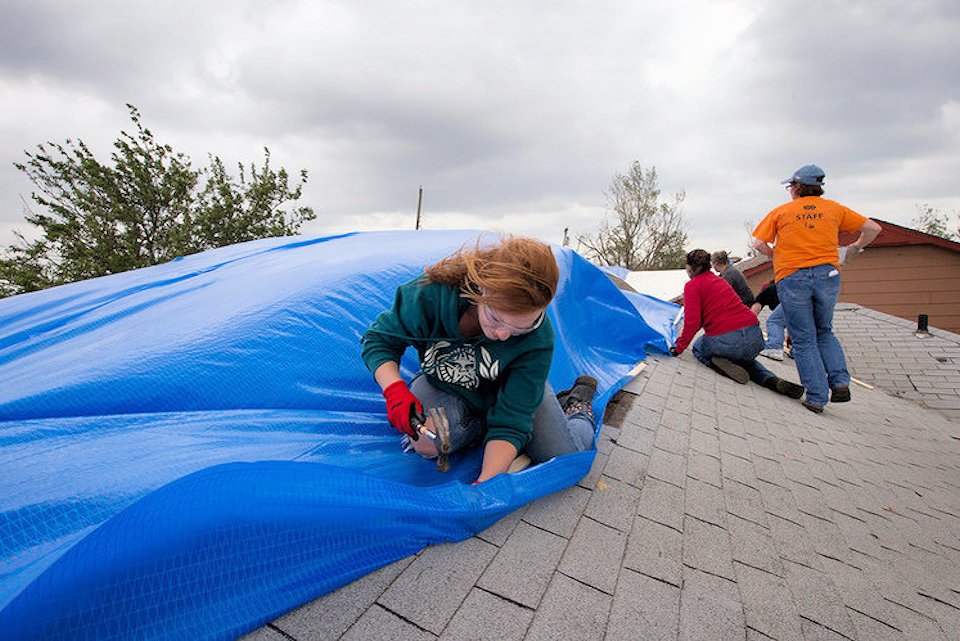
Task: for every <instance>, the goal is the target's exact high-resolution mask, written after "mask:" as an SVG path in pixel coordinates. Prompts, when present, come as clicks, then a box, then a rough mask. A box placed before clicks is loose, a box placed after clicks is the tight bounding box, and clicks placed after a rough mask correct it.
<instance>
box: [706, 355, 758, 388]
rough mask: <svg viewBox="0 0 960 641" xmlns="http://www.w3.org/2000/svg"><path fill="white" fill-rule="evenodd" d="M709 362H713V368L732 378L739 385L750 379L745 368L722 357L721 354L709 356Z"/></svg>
mask: <svg viewBox="0 0 960 641" xmlns="http://www.w3.org/2000/svg"><path fill="white" fill-rule="evenodd" d="M710 362H711V363H713V367H714V369H716V370H717V371H718V372H720V373H721V374H723V375H724V376H726V377H727V378H732V379H733V380H735V381H736V382H738V383H740V384H741V385H746V384H747V381H749V380H750V374H748V373H747V370H745V369H743V368H742V367H740V366H739V365H737V364H736V363H734V362H733V361H731V360H730V359H729V358H724V357H723V356H711V357H710Z"/></svg>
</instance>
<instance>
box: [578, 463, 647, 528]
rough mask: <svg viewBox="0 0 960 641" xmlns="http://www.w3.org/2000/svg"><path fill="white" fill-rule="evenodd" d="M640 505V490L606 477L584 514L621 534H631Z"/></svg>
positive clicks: (594, 492)
mask: <svg viewBox="0 0 960 641" xmlns="http://www.w3.org/2000/svg"><path fill="white" fill-rule="evenodd" d="M639 503H640V490H639V489H637V488H635V487H633V486H632V485H628V484H627V483H624V482H622V481H618V480H616V479H613V478H609V477H604V478H603V483H601V484H599V485H598V486H597V487H596V488H595V489H594V491H593V493H592V494H591V496H590V501H589V502H587V508H586V510H585V511H584V514H586V515H587V516H589V517H590V518H591V519H594V520H596V521H599V522H601V523H603V524H605V525H608V526H610V527H612V528H616V529H618V530H620V531H621V532H629V531H630V528H631V527H633V519H634V517H635V516H636V514H637V505H638V504H639Z"/></svg>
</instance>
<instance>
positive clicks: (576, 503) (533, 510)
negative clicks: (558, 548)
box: [523, 485, 590, 539]
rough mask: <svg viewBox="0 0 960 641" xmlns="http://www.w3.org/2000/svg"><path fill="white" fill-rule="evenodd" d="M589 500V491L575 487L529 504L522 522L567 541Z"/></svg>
mask: <svg viewBox="0 0 960 641" xmlns="http://www.w3.org/2000/svg"><path fill="white" fill-rule="evenodd" d="M589 500H590V490H587V489H584V488H582V487H579V486H576V485H575V486H573V487H571V488H567V489H566V490H563V491H561V492H557V493H555V494H551V495H550V496H545V497H543V498H542V499H538V500H536V501H534V502H533V503H531V504H530V505H529V506H528V507H527V512H526V514H524V515H523V520H524V521H526V522H527V523H529V524H531V525H535V526H537V527H538V528H540V529H543V530H547V531H548V532H553V533H554V534H556V535H559V536H562V537H564V538H566V539H569V538H570V537H571V536H573V531H574V530H575V529H576V528H577V521H579V520H580V516H581V515H582V514H583V510H584V509H585V508H586V506H587V501H589Z"/></svg>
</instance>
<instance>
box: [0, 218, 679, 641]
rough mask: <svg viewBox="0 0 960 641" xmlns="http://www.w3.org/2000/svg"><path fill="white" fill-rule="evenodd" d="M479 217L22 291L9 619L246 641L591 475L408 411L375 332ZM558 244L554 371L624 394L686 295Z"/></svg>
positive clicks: (17, 311) (5, 419)
mask: <svg viewBox="0 0 960 641" xmlns="http://www.w3.org/2000/svg"><path fill="white" fill-rule="evenodd" d="M476 236H477V232H468V231H446V232H426V231H419V232H370V233H356V234H345V235H340V236H326V237H298V238H274V239H267V240H261V241H254V242H249V243H244V244H241V245H235V246H231V247H226V248H222V249H217V250H212V251H208V252H204V253H201V254H196V255H193V256H189V257H186V258H182V259H178V260H175V261H173V262H170V263H167V264H164V265H159V266H156V267H151V268H147V269H141V270H136V271H133V272H127V273H123V274H117V275H113V276H107V277H103V278H97V279H93V280H89V281H84V282H80V283H75V284H72V285H67V286H63V287H58V288H54V289H51V290H46V291H42V292H36V293H31V294H26V295H21V296H16V297H13V298H8V299H5V300H0V630H3V636H4V638H6V639H46V638H89V639H113V638H116V639H128V638H147V637H149V638H167V639H177V638H190V639H204V638H211V639H214V638H223V639H228V638H234V637H236V636H238V635H240V634H242V633H244V632H246V631H249V630H252V629H255V628H257V627H258V626H260V625H263V624H264V623H266V622H268V621H270V620H272V619H274V618H276V617H277V616H279V615H280V614H282V613H283V612H285V611H287V610H290V609H292V608H294V607H296V606H298V605H300V604H302V603H305V602H307V601H309V600H311V599H314V598H316V597H318V596H320V595H322V594H324V593H326V592H329V591H331V590H333V589H336V588H337V587H340V586H342V585H344V584H346V583H348V582H350V581H352V580H354V579H356V578H358V577H360V576H362V575H364V574H366V573H368V572H370V571H372V570H374V569H376V568H378V567H381V566H383V565H386V564H388V563H390V562H392V561H394V560H397V559H400V558H403V557H405V556H408V555H410V554H412V553H414V552H416V551H418V550H420V549H422V548H423V547H424V546H426V545H430V544H433V543H438V542H442V541H458V540H462V539H464V538H467V537H469V536H472V535H473V534H475V533H477V532H479V531H480V530H482V529H484V528H486V527H488V526H489V525H491V524H492V523H494V522H495V521H496V520H497V519H499V518H501V517H502V516H503V515H504V514H506V513H508V512H510V511H512V510H514V509H516V508H517V507H519V506H521V505H523V504H524V503H527V502H529V501H532V500H534V499H536V498H539V497H541V496H544V495H546V494H550V493H552V492H555V491H557V490H560V489H562V488H565V487H568V486H570V485H573V484H574V483H576V482H577V481H578V480H579V479H580V478H582V477H583V476H584V475H585V474H586V473H587V472H588V471H589V468H590V465H591V463H592V460H593V457H594V452H593V451H590V452H583V453H579V454H574V455H570V456H565V457H559V458H557V459H554V460H552V461H548V462H547V463H544V464H542V465H538V466H535V467H532V468H529V469H527V470H525V471H523V472H520V473H518V474H513V475H508V476H500V477H497V478H495V479H493V480H491V481H489V482H487V483H484V484H482V485H480V486H470V485H468V483H469V482H470V481H472V480H473V479H474V478H475V477H476V474H477V472H478V470H479V452H477V451H472V452H468V453H465V454H460V455H456V456H454V457H453V461H452V470H451V471H450V472H449V473H447V474H441V473H439V472H437V471H436V469H435V466H434V464H433V463H432V462H430V461H425V460H422V459H420V458H419V457H418V456H416V455H414V454H402V453H401V452H400V448H399V441H398V438H397V435H396V432H394V431H393V430H392V429H391V428H390V427H389V426H388V424H387V422H386V418H385V414H384V408H383V399H382V397H381V395H380V393H379V389H378V388H377V386H376V384H375V383H374V382H373V380H372V377H371V376H370V374H369V372H368V371H367V370H366V368H365V367H364V365H363V363H362V361H361V360H360V355H359V338H360V336H361V335H362V333H363V332H364V330H365V329H366V328H367V327H368V326H369V324H370V323H371V322H372V321H373V319H374V317H375V316H376V314H377V313H379V312H380V311H382V310H383V309H385V308H387V307H388V306H389V304H390V303H391V301H392V298H393V293H394V289H395V288H396V286H397V285H399V284H400V283H402V282H404V281H406V280H408V279H410V278H412V277H414V276H415V275H417V274H418V273H419V272H420V271H421V270H422V268H423V266H424V265H426V264H428V263H430V262H433V261H435V260H437V259H439V258H441V257H443V256H445V255H447V254H449V253H450V252H452V251H453V250H455V249H457V248H458V247H460V246H461V245H462V244H464V243H466V242H470V241H472V240H473V239H475V238H476ZM554 249H555V253H556V256H557V259H558V263H559V264H560V266H561V272H562V276H561V284H560V290H559V293H558V296H557V299H556V300H555V302H554V303H553V305H552V306H551V309H550V315H551V318H552V320H553V322H554V326H555V329H556V333H557V348H556V353H555V357H554V361H553V364H552V368H551V373H550V380H551V382H552V384H553V386H554V387H555V388H556V389H561V388H564V387H567V386H569V384H570V383H571V381H572V380H573V378H574V377H575V376H576V375H577V374H580V373H586V374H590V375H592V376H594V377H596V378H597V379H598V380H599V381H600V388H599V394H598V397H597V399H596V402H595V405H594V408H595V411H596V412H597V413H598V415H601V414H602V411H603V408H604V406H605V405H606V403H607V401H608V400H609V399H610V397H611V396H612V395H613V393H614V392H615V391H616V390H617V389H619V387H620V386H621V385H622V384H623V383H624V382H626V380H628V378H627V373H628V372H629V371H630V370H631V368H633V367H634V366H635V365H636V363H637V362H639V361H641V360H642V359H643V358H644V357H645V353H644V347H645V346H653V347H655V348H659V349H664V346H665V345H666V344H668V343H666V342H665V340H669V336H667V335H665V334H664V333H663V328H664V327H667V326H669V322H670V321H671V320H672V318H673V316H674V315H675V313H676V309H677V308H676V306H673V305H669V304H663V305H665V307H662V308H661V305H659V303H660V301H655V300H654V301H652V302H651V303H649V304H648V303H647V302H645V301H644V298H643V297H636V296H632V297H630V298H629V299H628V298H627V296H625V295H624V294H623V293H622V292H621V291H620V290H618V289H617V287H616V286H614V285H613V283H612V282H610V280H609V279H608V278H606V277H605V276H604V275H603V273H602V272H600V271H599V270H598V269H596V268H594V267H593V266H591V265H590V264H589V263H587V262H586V261H585V260H583V259H582V258H580V257H579V256H578V255H577V254H575V253H574V252H572V251H571V250H569V249H565V248H560V247H555V248H554ZM664 323H665V324H664ZM402 365H403V371H404V374H405V375H406V376H408V377H409V376H410V375H412V374H413V372H414V371H415V369H416V366H417V365H416V361H415V359H414V354H413V350H408V353H407V356H406V357H405V360H404V362H403V364H402Z"/></svg>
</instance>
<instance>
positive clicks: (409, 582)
mask: <svg viewBox="0 0 960 641" xmlns="http://www.w3.org/2000/svg"><path fill="white" fill-rule="evenodd" d="M496 553H497V548H496V546H493V545H490V544H489V543H486V542H484V541H481V540H480V539H478V538H475V537H474V538H472V539H467V540H466V541H461V542H460V543H454V544H449V543H445V544H440V545H435V546H432V547H429V548H427V549H426V550H424V551H423V552H422V553H421V554H420V556H418V557H417V558H416V559H415V560H414V562H413V563H411V564H410V565H409V566H407V568H406V569H405V570H404V571H403V572H402V573H400V576H399V577H397V579H396V580H395V581H394V582H393V583H392V584H391V585H390V587H389V588H388V589H387V590H386V592H384V593H383V594H382V595H381V596H380V598H379V599H378V600H377V603H379V604H380V605H382V606H383V607H385V608H387V609H388V610H390V611H391V612H394V613H396V614H398V615H400V616H401V617H403V619H405V620H406V621H409V622H411V623H413V624H415V625H417V626H418V627H420V628H423V629H424V630H429V631H431V632H434V633H435V634H439V633H440V632H441V631H443V628H444V627H445V626H446V625H447V623H448V622H449V621H450V619H451V617H453V614H454V612H456V611H457V608H459V607H460V604H461V603H463V600H464V599H465V598H466V597H467V594H469V593H470V590H472V589H473V586H474V584H475V583H476V582H477V579H478V578H480V575H481V573H483V571H484V569H486V567H487V565H488V564H489V563H490V561H491V560H492V559H493V557H494V555H495V554H496Z"/></svg>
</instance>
